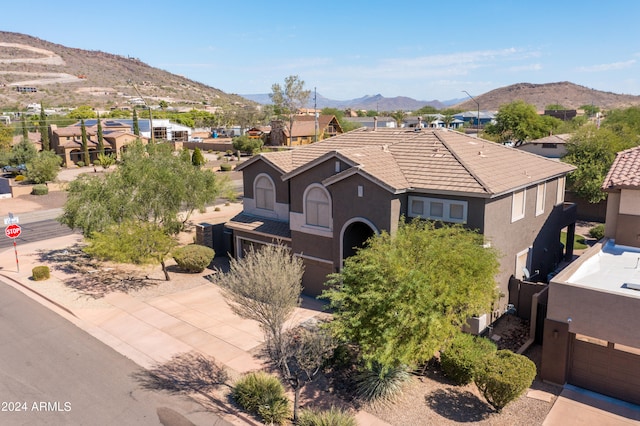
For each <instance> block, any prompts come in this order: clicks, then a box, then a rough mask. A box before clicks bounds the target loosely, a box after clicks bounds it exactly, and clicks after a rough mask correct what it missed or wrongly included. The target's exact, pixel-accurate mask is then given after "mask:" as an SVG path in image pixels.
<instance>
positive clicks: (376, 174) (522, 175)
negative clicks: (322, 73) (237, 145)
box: [243, 128, 575, 197]
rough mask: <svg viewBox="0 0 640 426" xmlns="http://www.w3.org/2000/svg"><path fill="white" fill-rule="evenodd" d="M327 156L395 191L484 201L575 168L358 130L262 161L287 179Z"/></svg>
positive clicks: (432, 136)
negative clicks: (461, 195)
mask: <svg viewBox="0 0 640 426" xmlns="http://www.w3.org/2000/svg"><path fill="white" fill-rule="evenodd" d="M330 152H331V154H329V153H330ZM331 156H337V157H339V158H341V159H343V160H344V161H346V162H347V163H348V164H351V165H352V166H353V167H357V168H358V170H359V173H360V174H363V175H365V176H367V177H369V178H370V179H372V180H374V181H378V182H379V183H380V184H381V185H383V186H386V187H387V188H389V189H392V190H393V191H395V192H398V191H403V190H412V191H441V192H463V193H468V194H476V195H478V196H488V197H492V196H497V195H500V194H504V193H507V192H510V191H513V190H517V189H520V188H523V187H526V186H529V185H531V184H533V183H535V182H541V181H544V180H547V179H552V178H555V177H559V176H563V175H565V174H566V173H568V172H570V171H572V170H574V169H575V167H574V166H572V165H569V164H566V163H562V162H558V161H554V160H550V159H547V158H544V157H541V156H538V155H535V154H530V153H528V152H524V151H521V150H517V149H514V148H511V147H507V146H504V145H500V144H497V143H495V142H491V141H486V140H483V139H477V138H475V137H471V136H467V135H465V134H462V133H459V132H456V131H452V130H447V129H423V130H421V131H414V130H407V129H385V128H382V129H378V130H376V131H373V130H370V129H366V128H361V129H356V130H354V131H352V132H348V133H344V134H342V135H338V136H335V137H332V138H329V139H325V140H323V141H321V142H317V143H314V144H311V145H306V146H303V147H300V148H297V149H293V150H291V151H286V152H271V153H266V154H261V155H260V158H262V159H264V160H267V161H269V162H270V163H272V164H278V166H279V169H280V170H282V171H283V172H284V173H283V176H282V178H283V180H286V179H290V178H292V177H294V176H296V175H297V174H299V173H302V172H304V171H306V170H308V169H309V168H311V167H314V166H315V165H317V164H319V163H320V162H322V161H326V159H327V158H329V157H331ZM245 164H246V163H245ZM243 167H244V165H243ZM351 174H352V173H340V174H338V175H335V176H333V177H331V178H329V179H327V180H325V182H326V184H331V183H334V182H336V181H337V180H339V179H340V178H344V177H346V176H349V175H351Z"/></svg>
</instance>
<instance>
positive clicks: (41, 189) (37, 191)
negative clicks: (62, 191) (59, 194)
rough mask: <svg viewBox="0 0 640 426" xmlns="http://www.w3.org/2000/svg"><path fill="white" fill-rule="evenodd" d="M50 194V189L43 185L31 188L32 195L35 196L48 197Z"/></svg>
mask: <svg viewBox="0 0 640 426" xmlns="http://www.w3.org/2000/svg"><path fill="white" fill-rule="evenodd" d="M48 193H49V187H48V186H47V185H45V184H43V183H41V184H38V185H33V188H31V194H33V195H47V194H48Z"/></svg>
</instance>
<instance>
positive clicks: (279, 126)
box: [269, 115, 342, 146]
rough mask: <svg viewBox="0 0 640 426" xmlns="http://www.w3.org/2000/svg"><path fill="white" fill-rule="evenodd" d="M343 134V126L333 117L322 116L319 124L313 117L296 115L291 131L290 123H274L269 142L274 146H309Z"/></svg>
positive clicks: (318, 120)
mask: <svg viewBox="0 0 640 426" xmlns="http://www.w3.org/2000/svg"><path fill="white" fill-rule="evenodd" d="M341 133H342V126H340V123H339V122H338V119H337V118H336V117H335V116H333V115H320V116H318V119H317V123H316V118H315V117H314V116H312V115H296V116H295V118H294V121H293V126H292V129H291V131H289V123H288V122H283V121H274V122H272V123H271V132H270V135H269V141H270V145H272V146H298V145H308V144H310V143H314V142H316V141H321V140H323V139H326V138H330V137H332V136H335V135H338V134H341Z"/></svg>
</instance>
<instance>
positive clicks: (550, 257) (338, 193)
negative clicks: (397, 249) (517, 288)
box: [226, 128, 575, 332]
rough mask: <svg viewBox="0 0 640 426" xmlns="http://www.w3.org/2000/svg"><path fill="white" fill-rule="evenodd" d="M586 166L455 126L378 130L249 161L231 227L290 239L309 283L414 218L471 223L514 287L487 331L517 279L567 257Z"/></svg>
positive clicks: (243, 243)
mask: <svg viewBox="0 0 640 426" xmlns="http://www.w3.org/2000/svg"><path fill="white" fill-rule="evenodd" d="M573 169H574V167H573V166H571V165H568V164H564V163H560V162H557V161H553V160H549V159H546V158H543V157H539V156H537V155H532V154H528V153H525V152H522V151H518V150H515V149H513V148H509V147H505V146H503V145H500V144H496V143H493V142H489V141H483V140H478V139H477V138H474V137H470V136H466V135H464V134H462V133H460V132H457V131H452V130H446V129H423V130H418V129H415V130H414V129H411V130H409V129H381V128H377V129H375V130H373V129H367V128H360V129H357V130H354V131H352V132H348V133H344V134H342V135H339V136H336V137H333V138H330V139H327V140H324V141H322V142H318V143H315V144H311V145H308V146H304V147H299V148H297V149H292V150H287V151H280V152H270V153H262V154H259V155H256V156H254V157H252V158H251V159H249V160H247V161H246V162H245V163H243V164H241V165H239V166H238V167H237V168H236V170H241V171H242V172H243V180H244V200H243V206H244V207H243V212H242V213H241V214H239V215H238V216H236V217H234V218H233V219H232V220H231V221H230V222H228V223H227V224H226V226H227V229H228V231H227V232H228V233H232V238H231V241H232V243H233V244H232V245H233V247H230V251H231V253H232V255H234V256H236V257H242V256H243V253H244V252H245V250H247V248H248V247H250V246H253V245H260V244H272V243H274V242H276V241H280V242H281V243H283V244H286V245H288V246H289V247H290V248H291V250H292V251H293V253H295V254H296V255H298V256H300V257H301V258H302V259H304V264H305V274H304V279H303V286H304V291H305V293H306V294H309V295H317V294H319V293H320V292H321V291H322V290H323V289H324V283H325V280H326V275H327V274H330V273H333V272H337V271H340V269H341V268H342V265H343V261H344V259H345V258H347V257H349V256H351V255H353V254H354V253H355V250H356V249H357V248H358V247H361V246H362V245H363V244H364V242H365V241H366V240H367V239H368V238H369V237H371V236H372V235H375V234H378V233H380V232H382V231H387V232H390V233H391V234H393V233H394V232H395V231H396V229H397V227H398V224H399V222H400V220H401V218H402V217H406V218H408V219H413V218H418V217H420V218H425V219H432V220H439V221H443V222H447V223H459V224H463V225H464V226H466V227H468V228H472V229H476V230H478V231H479V232H480V233H482V234H484V236H485V241H486V244H488V245H491V246H493V247H495V248H496V249H498V251H499V252H500V254H501V257H500V265H501V268H500V273H499V274H498V275H497V276H496V282H497V285H498V288H499V290H500V291H501V293H502V295H501V297H500V299H499V300H497V301H496V304H495V310H494V311H493V312H491V313H489V315H486V316H483V317H481V318H480V319H479V320H478V325H477V327H476V328H477V329H476V330H475V331H476V332H477V331H481V330H482V329H484V328H485V326H486V325H487V324H488V323H490V322H492V321H493V320H495V319H496V318H497V317H498V316H500V315H501V314H502V313H504V312H505V310H506V309H507V301H508V297H507V296H508V282H509V280H510V278H511V277H512V276H515V277H516V278H522V277H526V276H527V277H528V276H529V275H530V274H529V273H527V271H535V273H536V274H538V275H539V276H543V277H545V276H546V274H547V273H549V272H551V271H553V270H555V268H556V266H557V264H558V263H559V262H560V261H561V259H562V256H563V253H562V246H561V243H560V231H561V229H562V228H563V227H565V226H575V211H574V209H573V210H572V209H567V206H566V205H565V203H564V185H565V175H566V174H567V173H568V172H570V171H571V170H573Z"/></svg>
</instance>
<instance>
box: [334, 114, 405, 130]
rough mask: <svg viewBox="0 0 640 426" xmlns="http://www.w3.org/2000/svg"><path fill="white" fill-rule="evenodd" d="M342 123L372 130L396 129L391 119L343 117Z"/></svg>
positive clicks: (394, 122) (394, 121)
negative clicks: (377, 128)
mask: <svg viewBox="0 0 640 426" xmlns="http://www.w3.org/2000/svg"><path fill="white" fill-rule="evenodd" d="M344 121H348V122H351V123H356V124H359V125H360V126H362V127H368V128H370V129H373V128H374V127H380V128H383V127H387V128H395V127H398V126H397V124H396V119H395V118H393V117H345V118H344Z"/></svg>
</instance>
